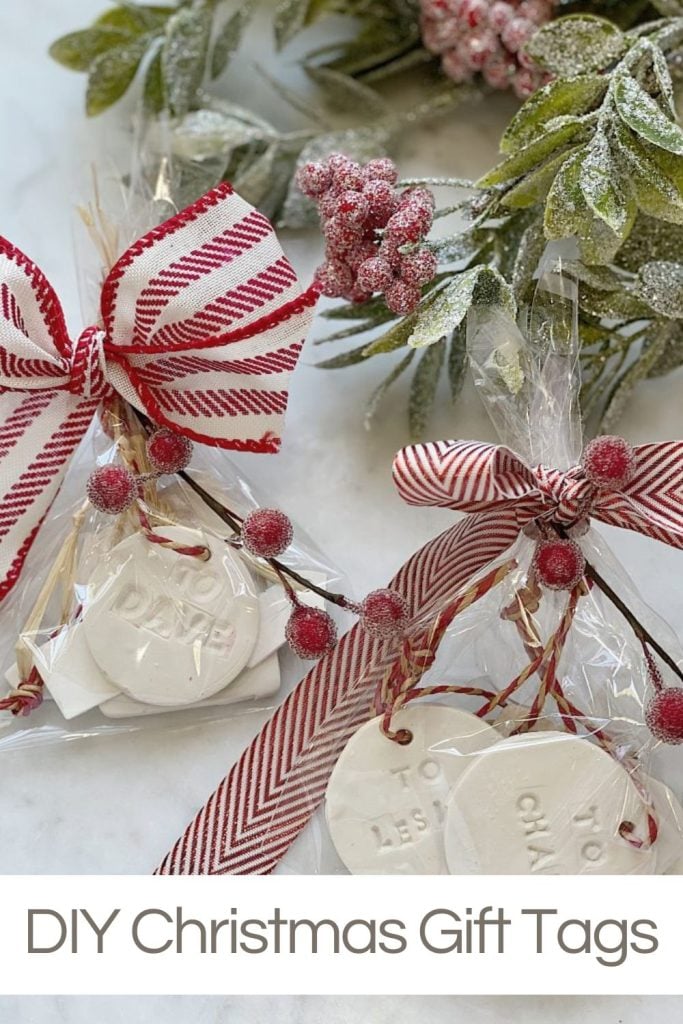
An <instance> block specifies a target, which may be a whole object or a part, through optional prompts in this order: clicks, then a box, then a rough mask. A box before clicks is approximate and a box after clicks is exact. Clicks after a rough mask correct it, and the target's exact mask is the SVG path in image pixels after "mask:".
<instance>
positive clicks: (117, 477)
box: [86, 466, 138, 516]
mask: <svg viewBox="0 0 683 1024" xmlns="http://www.w3.org/2000/svg"><path fill="white" fill-rule="evenodd" d="M137 492H138V485H137V481H136V479H135V477H134V476H133V474H132V473H131V471H130V470H129V469H126V467H125V466H100V467H99V468H98V469H95V470H93V472H92V473H91V474H90V476H89V477H88V482H87V484H86V493H87V495H88V498H89V499H90V503H91V505H94V506H95V508H96V509H97V510H98V511H99V512H106V513H107V515H110V516H117V515H119V513H120V512H125V511H126V509H127V508H130V506H131V505H132V504H133V502H134V501H135V498H136V496H137Z"/></svg>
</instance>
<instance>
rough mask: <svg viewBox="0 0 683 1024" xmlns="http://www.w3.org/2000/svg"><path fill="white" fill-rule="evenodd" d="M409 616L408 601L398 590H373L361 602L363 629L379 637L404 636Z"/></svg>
mask: <svg viewBox="0 0 683 1024" xmlns="http://www.w3.org/2000/svg"><path fill="white" fill-rule="evenodd" d="M409 616H410V610H409V608H408V602H407V601H406V599H405V598H404V597H403V596H402V595H401V594H399V593H398V592H397V591H396V590H390V589H388V588H383V589H381V590H373V591H372V592H371V593H370V594H368V596H367V597H366V598H365V600H364V601H363V603H362V604H361V612H360V621H361V625H362V626H363V629H364V630H365V632H366V633H369V634H370V636H375V637H378V638H379V639H383V640H384V639H392V638H395V637H400V636H402V635H403V633H404V632H405V629H406V626H407V625H408V619H409Z"/></svg>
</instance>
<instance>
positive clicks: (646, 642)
mask: <svg viewBox="0 0 683 1024" xmlns="http://www.w3.org/2000/svg"><path fill="white" fill-rule="evenodd" d="M585 575H586V577H587V579H589V580H590V581H591V582H592V583H594V584H595V586H596V587H597V588H598V590H600V591H602V593H603V594H604V595H605V597H606V598H607V599H608V600H609V601H611V602H612V604H613V605H614V607H615V608H617V609H618V611H620V612H621V614H622V615H623V616H624V618H625V619H626V621H627V622H628V624H629V626H630V627H631V629H632V630H633V632H634V633H635V635H636V637H637V638H638V640H640V642H641V644H642V645H643V647H645V646H648V647H650V648H652V650H653V651H655V652H656V653H657V654H658V655H659V657H660V658H661V659H662V661H663V662H664V663H665V664H666V665H668V666H669V668H670V669H671V671H672V672H673V673H674V674H675V675H676V676H678V678H679V679H681V680H683V670H681V669H680V668H679V666H678V665H677V664H676V662H675V661H674V659H673V658H672V657H671V655H670V654H669V653H668V652H667V651H665V650H664V648H663V647H662V645H661V644H660V643H658V642H657V640H655V638H654V637H653V636H652V634H651V633H650V632H649V631H648V630H647V629H646V628H645V626H644V625H643V624H642V622H640V620H639V619H638V618H637V617H636V616H635V615H634V613H633V612H632V611H631V609H630V608H629V607H628V605H626V604H625V603H624V601H622V599H621V598H620V597H619V595H618V594H617V593H616V591H615V590H613V589H612V587H611V586H610V585H609V583H608V582H607V581H606V580H605V579H604V577H603V576H601V575H600V573H599V572H598V570H597V569H596V568H595V566H593V565H591V563H590V562H586V569H585Z"/></svg>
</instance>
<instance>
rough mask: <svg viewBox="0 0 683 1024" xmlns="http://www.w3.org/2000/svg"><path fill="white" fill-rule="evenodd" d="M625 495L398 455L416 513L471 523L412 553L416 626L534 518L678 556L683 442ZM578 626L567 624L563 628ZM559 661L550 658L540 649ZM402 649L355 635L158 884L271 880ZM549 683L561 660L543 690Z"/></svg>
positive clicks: (230, 782)
mask: <svg viewBox="0 0 683 1024" xmlns="http://www.w3.org/2000/svg"><path fill="white" fill-rule="evenodd" d="M635 454H636V470H635V473H634V475H633V478H632V480H631V481H630V483H629V484H628V485H627V486H626V487H625V488H624V489H623V490H622V491H619V492H607V491H601V490H596V489H595V488H594V487H592V485H591V484H590V483H589V482H588V481H587V480H586V478H585V476H584V474H583V472H582V470H581V469H580V468H579V467H576V468H574V469H572V470H569V471H568V472H567V473H561V472H559V471H556V470H552V469H547V468H545V467H536V468H532V467H529V466H527V465H526V464H525V463H524V462H523V461H522V460H521V459H520V458H519V457H518V456H517V455H515V453H514V452H512V451H510V449H507V448H501V447H495V446H493V445H488V444H479V443H476V442H457V441H450V442H441V443H433V444H423V445H415V446H412V447H409V448H406V449H404V450H403V451H401V452H399V454H398V456H397V457H396V460H395V463H394V477H395V481H396V484H397V487H398V489H399V492H400V493H401V495H402V496H403V498H404V499H405V500H406V501H408V502H409V503H411V504H414V505H438V506H441V507H446V508H453V509H458V510H460V511H464V512H468V513H471V514H470V515H468V516H467V518H466V519H464V520H462V521H461V522H459V523H457V524H456V525H455V526H453V527H452V528H451V529H449V530H447V531H446V532H445V533H443V534H441V535H440V536H439V537H437V538H435V539H434V540H433V541H431V542H430V543H428V544H426V545H425V546H424V547H423V548H421V549H420V550H419V551H417V552H416V553H415V554H414V555H413V556H412V557H411V558H410V559H409V560H408V562H406V564H405V565H404V566H403V568H402V569H401V570H400V571H399V573H398V574H397V576H396V577H395V578H394V579H393V580H392V581H391V584H390V585H391V586H392V587H393V588H395V589H396V590H398V591H399V592H400V593H401V594H403V595H404V596H405V597H406V599H407V600H408V602H409V605H410V611H411V616H412V628H413V629H419V628H420V624H424V622H425V621H426V620H428V619H429V618H430V617H432V616H434V615H435V614H438V612H439V611H440V609H442V608H443V606H444V604H445V603H446V602H448V601H452V600H454V598H455V597H457V595H458V593H459V592H461V591H462V590H463V588H466V587H468V586H471V583H472V577H473V576H474V575H475V574H476V573H478V572H480V571H482V570H483V569H484V567H486V566H488V565H489V563H491V562H492V561H493V560H494V559H496V558H498V557H500V556H501V555H502V554H503V553H504V552H505V551H506V550H507V549H508V548H509V547H510V545H511V544H512V543H513V542H514V541H515V540H516V538H517V536H518V535H519V532H520V530H521V529H523V527H524V526H525V525H526V524H528V523H529V522H531V521H532V520H534V519H537V518H539V517H542V518H546V519H547V520H548V521H550V522H555V523H557V524H565V525H566V524H569V523H572V522H575V521H577V520H578V519H581V518H583V517H585V516H595V517H596V518H598V519H600V520H602V521H603V522H605V523H610V524H612V525H614V526H621V527H624V528H626V529H631V530H637V531H638V532H640V533H643V534H646V535H647V536H650V537H654V538H655V539H657V540H661V541H663V542H664V543H667V544H671V545H673V546H675V547H683V442H679V441H675V442H669V443H662V444H650V445H641V446H640V447H637V448H636V449H635ZM567 621H569V619H568V620H567ZM546 653H547V654H548V655H549V656H551V657H552V656H554V648H553V649H552V650H549V651H548V652H544V651H543V650H541V651H540V653H539V655H538V664H537V665H534V663H532V666H531V667H532V668H533V670H534V671H535V669H536V667H539V666H540V665H541V663H542V660H543V657H544V656H545V654H546ZM395 657H396V648H395V646H393V647H392V646H391V645H387V644H386V643H385V644H382V643H380V642H378V641H376V640H372V639H371V638H370V637H368V636H367V635H366V634H365V633H364V632H363V630H362V629H361V628H360V627H359V626H355V627H354V628H353V629H351V630H350V631H349V632H348V633H347V634H346V635H345V636H344V637H342V639H341V641H340V642H339V644H338V645H337V647H336V648H335V649H334V650H333V651H331V652H330V654H328V655H327V656H326V657H325V658H323V659H322V661H320V662H319V663H318V664H317V665H316V666H315V668H313V669H312V670H311V671H310V672H309V673H308V675H306V676H305V677H304V679H303V680H302V681H301V683H299V685H298V686H297V687H296V688H295V689H294V690H293V691H292V693H291V694H290V696H289V697H288V698H287V700H286V701H285V702H284V703H283V704H282V706H281V707H280V708H279V709H278V711H276V713H275V714H274V716H273V717H272V718H271V719H270V721H269V722H267V723H266V725H265V726H264V728H263V729H262V730H261V732H260V733H259V734H258V735H257V736H256V738H255V739H254V740H253V741H252V743H251V744H250V745H249V747H248V748H247V750H246V751H245V752H244V754H243V755H242V756H241V757H240V758H239V760H238V761H237V763H236V764H235V765H234V766H233V768H232V769H231V771H230V772H229V774H228V775H227V777H226V778H225V779H223V781H222V782H221V783H220V785H219V786H218V788H217V789H216V791H215V792H214V793H213V795H212V796H211V797H210V799H209V800H208V802H207V803H206V805H205V806H204V807H203V808H202V810H201V811H200V812H199V813H198V814H197V816H196V817H195V819H194V821H192V822H191V824H190V825H189V826H188V828H187V829H186V830H185V832H184V833H183V835H182V836H181V837H180V838H179V839H178V841H177V842H176V843H175V845H174V846H173V848H172V849H171V850H170V852H169V853H168V854H167V855H166V857H165V858H164V860H163V862H162V863H161V865H160V867H159V868H158V873H160V874H227V873H231V874H266V873H268V872H270V871H273V870H274V868H275V867H277V865H278V863H279V862H280V860H281V859H282V857H283V856H284V854H285V853H286V851H287V850H288V848H289V846H290V845H291V843H292V842H293V841H294V839H296V837H297V836H298V835H299V833H300V832H301V831H302V829H303V828H305V826H306V825H307V823H308V822H309V821H310V819H311V816H312V815H313V813H314V811H315V809H316V808H317V806H318V805H319V803H320V802H321V801H322V799H323V797H324V794H325V789H326V787H327V781H328V778H329V775H330V773H331V771H332V768H333V767H334V765H335V763H336V761H337V758H338V757H339V754H340V753H341V751H342V750H343V748H344V746H345V745H346V743H347V741H348V739H349V737H350V736H351V735H352V733H353V732H354V731H355V730H356V729H357V728H358V727H359V726H360V725H361V724H362V723H363V722H365V721H366V720H367V719H368V717H370V715H371V714H372V713H374V712H373V708H372V699H373V694H374V692H375V688H376V686H377V684H378V682H379V681H380V680H381V679H382V675H383V673H384V672H385V671H386V669H387V666H388V665H389V664H390V663H391V661H392V660H393V658H395ZM553 675H554V662H551V664H550V668H549V669H548V672H547V676H548V680H551V679H552V678H553Z"/></svg>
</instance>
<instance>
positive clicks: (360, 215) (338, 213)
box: [334, 192, 370, 228]
mask: <svg viewBox="0 0 683 1024" xmlns="http://www.w3.org/2000/svg"><path fill="white" fill-rule="evenodd" d="M369 212H370V204H369V202H368V200H367V199H366V198H365V196H364V195H363V193H362V192H342V193H340V194H339V195H338V196H337V201H336V204H335V209H334V216H335V217H336V218H337V219H338V220H339V221H340V222H341V223H343V224H350V225H351V227H353V228H360V227H362V226H363V225H364V224H365V221H366V220H367V218H368V214H369Z"/></svg>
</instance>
